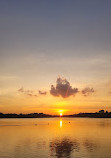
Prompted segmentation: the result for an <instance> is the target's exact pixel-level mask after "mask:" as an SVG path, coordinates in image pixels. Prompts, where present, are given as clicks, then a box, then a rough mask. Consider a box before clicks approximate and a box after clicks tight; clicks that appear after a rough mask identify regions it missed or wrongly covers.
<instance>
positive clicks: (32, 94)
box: [18, 87, 37, 97]
mask: <svg viewBox="0 0 111 158" xmlns="http://www.w3.org/2000/svg"><path fill="white" fill-rule="evenodd" d="M18 92H21V93H24V94H26V95H28V96H30V97H37V95H36V94H34V92H33V91H31V90H24V88H23V87H22V88H20V89H18Z"/></svg>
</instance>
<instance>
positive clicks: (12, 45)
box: [0, 0, 111, 114]
mask: <svg viewBox="0 0 111 158" xmlns="http://www.w3.org/2000/svg"><path fill="white" fill-rule="evenodd" d="M100 109H105V110H108V111H111V1H110V0H93V1H92V0H84V1H83V0H69V1H68V0H47V1H46V0H31V1H30V0H19V1H15V0H10V1H9V0H0V112H3V113H33V112H38V113H39V112H43V113H48V114H57V113H59V111H60V110H62V112H63V113H64V114H73V113H79V112H96V111H98V110H100Z"/></svg>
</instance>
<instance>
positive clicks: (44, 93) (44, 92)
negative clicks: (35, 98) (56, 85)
mask: <svg viewBox="0 0 111 158" xmlns="http://www.w3.org/2000/svg"><path fill="white" fill-rule="evenodd" d="M38 93H39V94H40V95H46V94H47V92H46V91H41V90H39V91H38Z"/></svg>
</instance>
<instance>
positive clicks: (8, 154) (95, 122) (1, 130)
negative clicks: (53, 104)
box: [0, 118, 111, 158]
mask: <svg viewBox="0 0 111 158" xmlns="http://www.w3.org/2000/svg"><path fill="white" fill-rule="evenodd" d="M0 158H111V119H98V118H95V119H91V118H45V119H44V118H41V119H38V118H37V119H0Z"/></svg>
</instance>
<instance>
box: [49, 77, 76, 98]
mask: <svg viewBox="0 0 111 158" xmlns="http://www.w3.org/2000/svg"><path fill="white" fill-rule="evenodd" d="M76 93H78V88H72V86H71V85H70V83H69V82H68V81H67V80H66V79H62V78H61V77H59V78H57V81H56V87H55V86H54V85H51V90H50V94H52V95H53V96H57V97H59V96H61V97H63V98H67V97H69V96H71V95H75V94H76Z"/></svg>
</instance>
